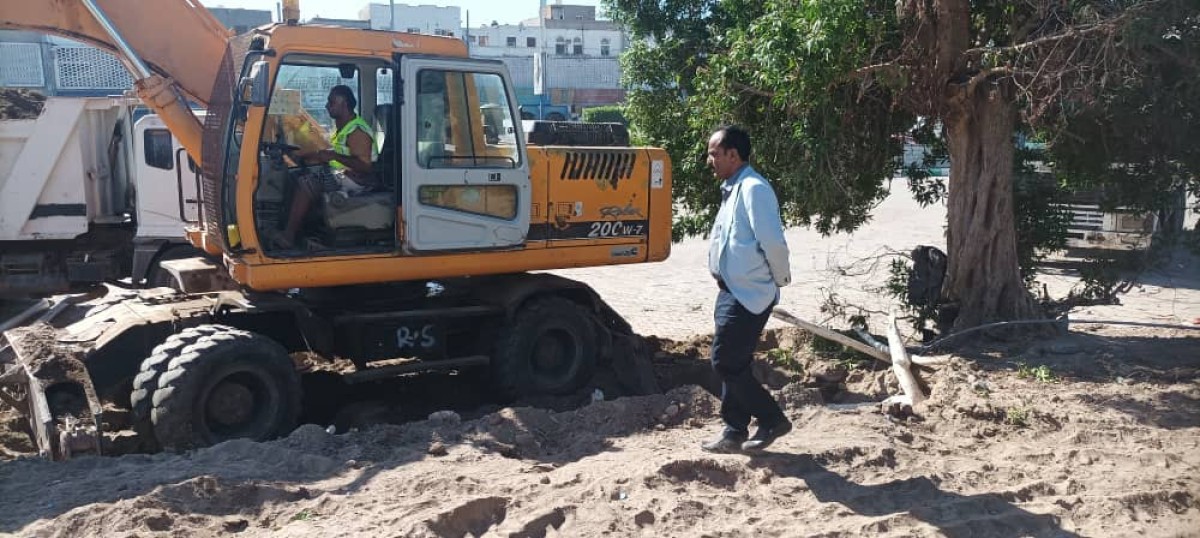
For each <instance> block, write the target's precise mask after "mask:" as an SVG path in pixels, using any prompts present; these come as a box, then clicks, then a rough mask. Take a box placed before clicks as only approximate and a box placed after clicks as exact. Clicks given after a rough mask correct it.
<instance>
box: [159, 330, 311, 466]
mask: <svg viewBox="0 0 1200 538" xmlns="http://www.w3.org/2000/svg"><path fill="white" fill-rule="evenodd" d="M213 327H215V328H216V329H217V331H216V332H214V333H213V334H208V335H202V336H201V337H200V338H198V339H197V340H196V341H195V342H193V343H191V344H189V345H186V346H184V347H183V349H181V350H180V352H179V354H178V355H177V356H176V357H175V358H173V359H171V361H170V364H169V365H168V367H167V369H166V371H164V372H163V373H162V374H161V375H159V378H158V387H157V388H156V389H155V391H154V397H153V404H154V405H153V410H152V412H151V415H150V416H151V421H152V422H153V424H154V436H155V437H156V438H157V439H158V442H159V444H160V445H162V447H163V448H164V449H167V450H172V451H181V450H186V449H189V448H196V447H203V446H209V445H214V444H216V443H220V442H222V441H226V440H229V439H236V438H248V439H252V440H255V441H264V440H267V439H272V438H275V437H278V436H280V435H283V434H286V433H288V432H289V431H291V429H292V427H293V426H294V425H295V424H296V418H297V416H298V415H299V412H300V393H301V389H300V375H299V374H298V373H297V372H296V368H295V366H294V365H293V364H292V359H291V358H290V357H288V354H287V350H285V349H284V348H283V346H280V345H279V344H278V343H276V342H275V341H273V340H271V339H269V338H267V337H265V336H262V335H259V334H255V333H251V332H248V331H243V330H239V329H234V328H232V327H225V326H220V325H217V326H213Z"/></svg>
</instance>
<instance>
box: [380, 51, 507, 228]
mask: <svg viewBox="0 0 1200 538" xmlns="http://www.w3.org/2000/svg"><path fill="white" fill-rule="evenodd" d="M399 62H400V70H399V71H400V73H401V76H402V79H403V81H404V84H403V85H402V87H401V88H402V90H401V91H402V92H403V96H402V97H403V100H402V103H403V104H402V108H401V114H400V121H401V122H402V127H401V135H400V136H401V141H400V143H401V146H400V147H401V148H402V149H401V151H402V153H401V157H400V161H401V167H402V169H403V176H402V177H403V181H402V187H401V189H402V200H403V206H404V220H405V242H406V245H405V246H406V248H407V249H408V250H410V251H438V250H484V249H500V248H512V247H518V246H521V245H522V244H523V243H524V241H525V236H526V234H527V232H528V230H529V211H530V203H531V191H530V189H531V187H530V180H529V162H528V159H527V158H526V154H525V140H524V133H523V132H522V130H521V128H520V127H521V123H520V116H519V115H517V104H516V96H515V94H514V92H513V91H512V87H511V85H510V83H509V79H508V72H507V70H506V68H505V67H504V64H502V63H500V62H497V61H487V60H471V59H465V58H463V59H444V58H430V57H422V56H407V55H406V56H400V58H399Z"/></svg>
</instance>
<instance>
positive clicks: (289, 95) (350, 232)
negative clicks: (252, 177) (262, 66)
mask: <svg viewBox="0 0 1200 538" xmlns="http://www.w3.org/2000/svg"><path fill="white" fill-rule="evenodd" d="M382 65H386V64H382V63H381V62H377V61H369V60H368V61H364V62H363V63H362V64H358V63H349V62H345V61H330V60H329V59H327V58H322V57H315V56H289V57H285V58H284V60H283V62H282V63H281V64H280V66H279V68H278V70H277V74H276V78H275V83H274V85H273V90H272V94H271V98H270V105H269V106H268V107H267V114H266V118H265V121H264V123H263V132H262V138H261V141H262V143H261V144H260V148H259V180H258V186H257V189H256V192H255V204H254V207H255V220H256V222H255V224H256V226H257V228H258V231H259V237H260V238H263V241H262V243H263V248H264V251H265V252H266V253H267V254H268V255H271V256H277V257H307V256H323V255H338V254H347V253H364V252H389V251H392V250H393V249H394V247H395V242H396V241H395V237H396V231H395V221H396V211H397V209H396V205H397V204H396V203H395V196H394V194H393V190H394V189H393V186H392V184H391V183H390V180H385V179H384V178H382V177H380V173H379V172H378V168H377V166H376V165H377V160H378V158H379V153H380V143H381V141H380V140H379V137H378V134H379V133H378V129H377V127H376V126H377V125H379V124H380V122H379V120H380V119H381V118H380V117H379V113H380V112H383V113H384V114H385V115H386V114H389V113H390V112H388V107H387V106H381V105H387V103H385V102H382V100H381V99H380V95H383V94H385V93H386V95H387V96H388V97H389V99H388V102H390V96H391V89H390V84H391V79H390V77H387V79H386V80H385V79H384V77H382V76H381V75H382V74H383V71H384V70H383V69H381V66H382ZM385 84H386V85H388V87H387V88H384V85H385ZM335 88H338V89H336V90H335ZM345 89H349V93H350V94H351V95H350V98H349V99H347V98H345V96H344V90H345ZM339 92H341V93H339ZM335 95H336V97H335ZM335 99H336V100H335ZM337 102H341V103H344V104H345V105H346V106H347V107H349V109H350V111H351V112H350V115H349V116H342V117H340V120H339V118H335V117H334V116H331V114H330V112H331V111H333V113H334V114H343V112H339V111H338V110H339V109H334V108H329V107H333V106H335V103H337ZM339 131H341V134H340V135H339ZM364 133H365V134H366V135H367V136H369V137H370V138H371V143H370V151H369V153H370V154H369V156H368V155H366V154H365V153H362V151H363V150H362V146H357V147H358V148H359V150H358V151H359V153H361V155H359V156H360V158H361V160H366V159H367V158H368V157H369V159H370V162H369V163H368V165H369V167H363V168H359V167H358V166H355V165H353V164H351V165H346V164H344V163H343V162H341V159H332V160H331V159H330V157H329V155H331V154H334V153H336V154H338V155H343V156H350V155H353V153H351V148H352V147H354V146H353V145H352V141H353V140H354V138H351V137H361V136H362V134H364ZM360 162H361V161H360Z"/></svg>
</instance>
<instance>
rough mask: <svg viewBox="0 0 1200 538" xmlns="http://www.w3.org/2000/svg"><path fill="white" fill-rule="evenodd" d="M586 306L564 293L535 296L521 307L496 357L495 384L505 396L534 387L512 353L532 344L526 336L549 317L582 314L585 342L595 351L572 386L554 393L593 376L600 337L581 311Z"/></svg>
mask: <svg viewBox="0 0 1200 538" xmlns="http://www.w3.org/2000/svg"><path fill="white" fill-rule="evenodd" d="M581 309H582V307H581V306H580V305H579V304H577V303H575V302H573V301H571V300H569V299H566V298H564V297H559V296H553V295H552V296H546V297H538V298H534V299H531V300H530V302H529V303H528V304H526V305H523V306H522V307H521V310H520V311H518V312H517V314H516V315H515V316H514V317H513V320H512V322H511V323H509V324H508V327H507V328H506V331H505V335H504V337H503V338H500V339H499V341H498V342H497V346H496V351H495V352H494V353H493V357H492V387H493V390H494V391H495V392H496V393H497V395H498V396H500V397H501V398H503V399H506V400H512V399H516V398H517V397H519V396H522V395H524V394H526V393H527V392H529V391H531V390H532V389H533V387H531V386H530V381H529V379H528V375H527V373H526V372H525V371H524V370H523V365H524V363H523V361H520V360H512V359H511V358H509V355H510V354H512V353H516V352H517V351H516V350H520V349H522V348H525V347H527V346H528V345H530V343H529V342H527V341H526V340H527V339H528V338H530V335H532V334H535V332H536V329H537V328H538V327H539V326H540V325H541V324H542V323H543V322H544V320H546V319H554V318H557V317H561V316H572V315H578V316H579V317H580V318H581V321H582V322H584V323H583V325H584V326H583V328H584V329H585V333H584V334H582V335H580V336H581V337H583V338H585V339H587V341H586V342H585V343H584V345H585V346H586V347H587V348H588V349H589V350H590V351H591V357H585V358H584V363H583V364H581V365H580V371H579V372H578V373H577V374H576V376H575V379H574V380H573V381H572V383H571V384H570V385H568V386H564V387H558V388H556V389H555V390H552V391H550V392H551V393H554V394H564V393H570V392H573V391H574V390H576V389H578V388H579V386H582V385H583V384H584V383H586V382H587V381H588V380H589V379H590V378H591V375H592V373H593V371H594V369H595V364H596V357H595V355H596V338H595V333H594V328H593V327H592V326H591V322H590V320H589V319H588V317H587V316H585V315H583V313H582V312H581Z"/></svg>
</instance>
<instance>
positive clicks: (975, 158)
mask: <svg viewBox="0 0 1200 538" xmlns="http://www.w3.org/2000/svg"><path fill="white" fill-rule="evenodd" d="M969 86H970V85H959V86H958V87H957V88H956V89H955V90H954V91H955V92H956V93H955V95H953V96H952V97H951V98H950V100H949V103H948V104H949V109H948V111H947V114H946V116H945V127H946V140H947V145H948V147H949V150H950V186H949V201H948V203H949V207H948V211H947V217H948V220H949V228H948V230H947V233H946V245H947V249H948V252H947V254H948V257H949V262H948V264H947V270H946V272H947V275H946V283H945V286H944V288H943V289H944V295H945V296H946V297H947V299H949V301H951V302H953V303H957V305H958V317H957V318H955V321H954V330H955V331H958V330H961V329H964V328H967V327H974V326H976V325H982V324H984V323H989V322H992V321H1005V320H1014V319H1030V318H1036V317H1040V316H1041V312H1040V310H1039V308H1038V307H1037V305H1036V303H1035V302H1034V300H1033V296H1032V295H1031V294H1030V293H1029V291H1028V290H1027V289H1026V288H1025V286H1024V284H1023V282H1022V281H1021V271H1020V268H1019V266H1018V264H1017V240H1016V222H1015V219H1014V216H1013V184H1012V169H1013V140H1012V137H1013V127H1014V121H1015V116H1016V112H1015V107H1014V105H1013V103H1012V101H1011V100H1010V99H1009V98H1008V97H1007V96H1006V95H1005V92H1004V91H1003V89H1002V88H1000V87H997V86H994V85H992V84H989V83H984V84H980V85H979V86H978V87H975V88H970V87H969Z"/></svg>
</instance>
